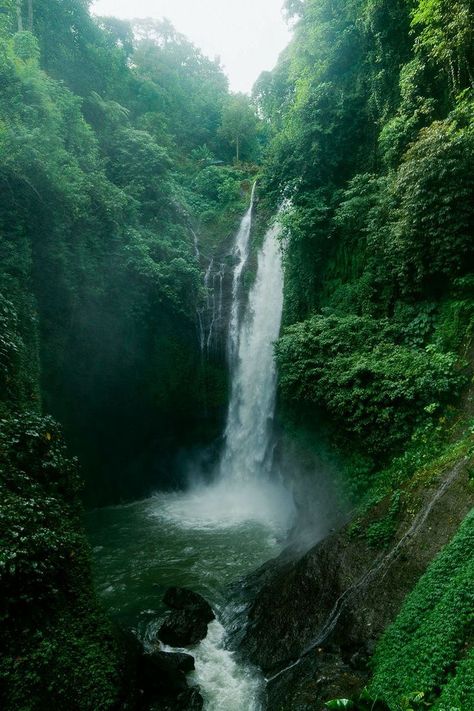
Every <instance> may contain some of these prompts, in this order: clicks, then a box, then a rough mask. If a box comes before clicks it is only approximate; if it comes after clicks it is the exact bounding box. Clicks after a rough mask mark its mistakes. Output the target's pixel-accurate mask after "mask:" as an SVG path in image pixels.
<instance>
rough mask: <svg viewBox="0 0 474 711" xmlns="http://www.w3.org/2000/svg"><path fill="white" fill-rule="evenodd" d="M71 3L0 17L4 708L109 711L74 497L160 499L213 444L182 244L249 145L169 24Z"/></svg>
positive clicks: (218, 230)
mask: <svg viewBox="0 0 474 711" xmlns="http://www.w3.org/2000/svg"><path fill="white" fill-rule="evenodd" d="M90 4H91V3H90V2H88V1H87V0H67V1H65V2H64V1H63V0H33V1H32V2H31V1H30V2H27V1H26V0H25V1H22V0H18V1H16V0H5V2H3V3H2V4H1V5H2V7H1V8H0V95H1V100H0V194H1V197H0V499H1V503H0V542H1V545H0V587H1V595H0V639H1V645H0V646H1V649H2V659H1V661H0V706H1V707H2V709H5V710H6V711H7V710H8V711H10V710H11V711H13V710H14V711H42V710H43V709H45V708H54V709H66V708H75V709H83V710H85V709H94V711H95V710H97V711H99V709H104V710H105V709H110V708H116V707H117V704H118V703H119V701H120V696H121V694H122V687H123V686H124V683H125V682H126V679H127V677H128V676H129V672H125V671H124V668H123V664H124V660H123V656H124V650H123V644H122V643H121V642H120V641H119V640H118V639H117V636H116V632H115V631H114V630H113V628H112V625H111V624H109V622H108V621H107V620H106V618H105V616H104V614H103V612H102V610H101V609H100V608H99V606H98V604H97V602H96V600H95V597H94V594H93V587H92V580H91V575H90V564H89V551H88V546H87V543H86V540H85V536H84V533H83V528H82V522H81V516H82V510H81V505H80V500H81V498H82V496H83V489H84V488H85V494H84V495H85V497H86V500H87V501H88V503H90V504H92V505H98V504H101V503H104V502H113V501H118V500H120V499H122V498H130V497H133V496H136V497H138V496H142V495H144V494H145V493H147V492H148V491H149V490H150V488H151V487H152V486H157V485H159V484H161V485H162V486H168V485H171V484H173V485H174V484H175V483H176V481H175V477H176V471H175V468H174V463H175V459H176V455H177V453H178V450H179V449H180V448H182V447H186V446H189V445H192V444H194V443H195V442H196V441H199V442H208V441H210V440H211V439H212V438H213V437H214V436H215V434H216V431H217V427H218V424H219V418H220V416H221V411H222V409H223V408H224V406H225V403H226V392H225V387H224V386H223V385H222V381H223V380H225V378H224V376H223V375H222V373H221V372H220V371H221V370H222V365H220V364H219V363H213V364H210V365H209V371H210V374H206V373H205V372H204V371H203V369H202V368H201V354H200V350H199V339H198V336H197V332H196V328H197V324H196V311H197V309H198V308H199V307H200V306H201V305H202V303H204V301H205V297H206V295H205V293H204V287H203V279H202V273H201V269H202V267H203V264H200V262H199V259H198V256H197V254H196V246H195V243H194V240H195V237H194V233H196V234H197V236H198V238H199V240H200V244H201V247H202V249H203V251H204V250H205V251H206V256H211V255H212V250H213V249H214V248H215V240H216V235H217V234H220V236H221V239H223V238H224V237H226V236H227V235H229V234H230V233H232V231H233V230H234V228H235V225H236V224H237V222H238V219H239V217H240V215H241V214H242V212H243V211H244V209H245V208H246V206H247V204H248V196H249V190H250V187H251V180H252V175H253V173H254V172H255V167H254V164H255V161H256V159H257V158H258V155H259V153H260V150H261V143H262V141H263V139H264V134H262V132H261V128H260V122H259V120H258V119H257V117H256V115H255V112H254V111H253V109H252V107H251V104H250V101H249V100H248V99H247V98H246V97H239V98H238V101H237V100H236V98H235V97H234V96H232V95H231V94H230V93H229V91H228V85H227V79H226V77H225V76H224V74H223V72H222V69H221V67H220V66H219V63H218V62H216V61H211V60H208V59H207V58H205V57H204V56H203V55H202V54H201V53H200V52H199V51H198V50H197V49H196V47H194V46H193V45H192V44H191V43H190V42H188V41H187V40H186V38H184V37H183V36H182V35H180V34H178V33H177V32H176V31H175V30H174V28H173V27H171V26H170V25H169V23H167V22H142V23H137V24H135V25H134V26H133V27H132V26H131V25H130V24H129V23H126V22H122V21H118V20H114V19H110V18H103V19H100V20H98V21H95V20H93V19H92V18H91V16H90V14H89V6H90ZM236 101H237V106H236ZM239 116H242V121H243V123H242V125H243V126H245V131H246V135H245V136H244V137H242V136H241V134H240V130H241V129H240V128H239V123H238V121H239ZM236 132H237V133H236ZM236 139H238V143H239V162H238V163H234V156H235V142H236ZM204 378H205V379H206V384H207V388H208V392H207V394H205V393H204V388H203V380H204ZM213 387H214V389H215V391H212V388H213ZM209 389H211V392H209ZM204 410H206V412H207V419H205V418H204V417H203V415H202V413H203V412H204ZM53 417H54V419H53ZM57 422H60V423H61V428H62V429H63V430H64V439H63V436H62V433H61V432H62V430H61V428H60V426H59V425H58V424H57ZM65 442H67V448H66V444H65ZM71 452H72V453H74V454H76V455H79V459H80V467H81V468H80V470H79V469H78V464H77V462H76V460H75V459H74V458H72V455H71ZM81 480H82V481H81ZM82 482H84V483H85V487H84V486H83V483H82Z"/></svg>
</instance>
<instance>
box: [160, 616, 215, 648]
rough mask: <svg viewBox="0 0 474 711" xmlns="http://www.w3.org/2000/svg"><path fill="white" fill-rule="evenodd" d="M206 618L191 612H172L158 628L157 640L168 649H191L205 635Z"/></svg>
mask: <svg viewBox="0 0 474 711" xmlns="http://www.w3.org/2000/svg"><path fill="white" fill-rule="evenodd" d="M207 625H208V622H207V618H206V617H204V618H203V617H201V616H200V614H199V613H197V612H194V611H193V610H174V611H173V612H171V613H170V614H169V615H168V617H167V618H166V620H165V621H164V622H163V624H162V625H161V627H160V631H159V632H158V638H159V639H160V640H161V641H162V642H163V644H168V645H169V646H170V647H192V646H193V645H195V644H197V643H198V642H200V641H201V640H203V639H204V638H205V637H206V635H207Z"/></svg>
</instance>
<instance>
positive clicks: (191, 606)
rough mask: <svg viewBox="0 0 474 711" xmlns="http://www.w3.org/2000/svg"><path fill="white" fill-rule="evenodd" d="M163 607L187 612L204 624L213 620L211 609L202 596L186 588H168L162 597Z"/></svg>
mask: <svg viewBox="0 0 474 711" xmlns="http://www.w3.org/2000/svg"><path fill="white" fill-rule="evenodd" d="M163 602H164V603H165V605H166V606H167V607H169V608H171V609H172V610H189V611H191V612H194V613H196V614H197V615H199V617H200V618H201V619H203V620H204V621H205V622H212V620H213V619H215V615H214V612H213V610H212V607H211V606H210V605H209V603H208V602H207V600H205V599H204V598H203V597H202V595H199V594H198V593H196V592H194V591H193V590H188V588H168V590H167V591H166V592H165V594H164V597H163Z"/></svg>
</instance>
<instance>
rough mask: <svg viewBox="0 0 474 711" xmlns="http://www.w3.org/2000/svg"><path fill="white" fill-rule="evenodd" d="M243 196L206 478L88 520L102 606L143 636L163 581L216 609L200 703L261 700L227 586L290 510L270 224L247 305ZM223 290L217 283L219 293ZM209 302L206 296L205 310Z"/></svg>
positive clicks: (152, 637)
mask: <svg viewBox="0 0 474 711" xmlns="http://www.w3.org/2000/svg"><path fill="white" fill-rule="evenodd" d="M253 198H254V192H252V199H251V204H250V207H249V210H248V211H247V213H246V215H245V216H244V218H243V220H242V223H241V225H240V229H239V231H238V233H237V235H236V240H235V245H234V256H235V257H236V264H235V267H234V275H233V282H232V306H231V313H230V323H229V339H228V343H229V356H230V359H229V367H230V368H231V380H232V392H231V400H230V404H229V410H228V417H227V425H226V430H225V443H224V447H223V451H222V455H221V458H220V461H219V463H218V465H217V467H216V471H215V473H214V481H213V483H212V484H211V485H209V484H197V483H196V485H195V486H194V487H193V488H191V489H190V490H188V491H186V492H179V493H167V494H163V493H159V494H156V496H155V497H153V498H152V499H149V500H147V501H144V502H139V503H135V504H133V505H129V506H122V507H113V508H109V509H103V510H98V511H96V512H93V513H91V514H90V515H89V519H88V526H89V533H90V538H91V540H92V543H93V546H94V553H95V574H96V579H97V585H98V589H99V592H100V594H101V595H102V597H103V599H104V601H105V603H106V604H107V605H108V607H109V609H110V611H111V612H112V614H113V615H114V616H115V617H116V618H117V619H119V620H120V621H121V622H122V623H124V624H126V625H127V626H129V627H132V628H133V629H135V631H136V633H137V635H138V636H139V637H140V638H141V639H142V640H143V641H144V642H145V644H147V645H153V644H156V633H157V630H158V629H159V627H160V624H161V622H162V620H163V617H164V614H165V610H164V609H163V606H162V603H161V598H162V596H163V593H164V591H165V590H166V588H167V587H169V586H171V585H178V586H185V587H189V588H191V589H193V590H196V591H197V592H201V593H202V594H203V595H204V596H205V597H206V598H207V599H208V600H209V601H210V602H211V604H212V605H213V607H214V609H215V610H216V611H217V617H218V619H217V621H215V622H213V623H212V624H211V625H210V626H209V633H208V636H207V638H206V639H205V640H204V641H203V642H202V643H201V644H199V645H198V646H197V647H195V648H194V649H192V650H191V653H192V654H193V656H194V657H195V660H196V672H195V673H194V680H195V681H196V682H197V683H198V684H199V685H200V687H201V693H202V695H203V697H204V700H205V709H206V710H207V711H244V710H245V711H257V710H258V709H259V708H260V692H261V689H262V683H263V680H262V678H261V677H260V676H259V674H258V673H257V672H256V670H254V669H251V668H250V667H248V666H247V665H245V664H242V663H239V662H238V661H237V660H236V658H235V656H234V654H233V652H231V651H229V649H227V647H226V632H225V628H224V626H223V623H224V624H225V619H226V612H228V609H227V610H226V608H227V605H228V601H227V599H226V586H228V585H229V584H230V583H232V582H234V581H236V580H238V579H239V578H240V577H241V576H242V575H244V574H246V573H249V572H250V571H251V570H253V569H255V568H256V567H257V566H259V565H260V564H262V563H263V562H264V561H266V560H268V559H269V558H271V557H273V556H275V555H277V554H278V552H279V550H280V547H281V545H282V542H283V540H284V537H285V533H286V531H287V530H288V527H289V526H290V523H291V520H292V516H293V508H292V503H291V497H290V496H289V495H288V493H287V492H286V491H285V489H284V487H283V485H282V484H281V483H280V482H279V480H278V476H277V473H276V472H275V471H274V467H273V462H272V459H273V458H272V450H273V427H272V422H273V414H274V407H275V391H276V371H275V364H274V360H273V342H274V341H275V340H276V338H277V337H278V334H279V330H280V324H281V315H282V305H283V270H282V264H281V254H280V247H279V242H278V236H279V227H278V226H277V225H276V226H274V227H272V228H271V229H270V230H269V231H268V232H267V234H266V236H265V239H264V243H263V246H262V248H261V250H260V253H259V256H258V268H257V275H256V280H255V283H254V285H253V287H252V289H251V291H250V294H249V298H248V300H247V304H246V307H245V308H242V299H241V294H240V292H241V279H242V274H243V270H244V267H245V264H246V262H247V259H248V255H249V239H250V231H251V225H252V208H253ZM210 273H211V271H209V274H210ZM221 289H222V284H221V283H220V284H219V285H218V289H217V293H218V294H219V293H220V290H221ZM219 308H221V306H219V302H216V304H214V307H213V312H214V313H218V312H219Z"/></svg>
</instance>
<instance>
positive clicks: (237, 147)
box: [235, 136, 240, 163]
mask: <svg viewBox="0 0 474 711" xmlns="http://www.w3.org/2000/svg"><path fill="white" fill-rule="evenodd" d="M235 147H236V151H237V163H238V162H239V158H240V138H239V136H237V140H236V142H235Z"/></svg>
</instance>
